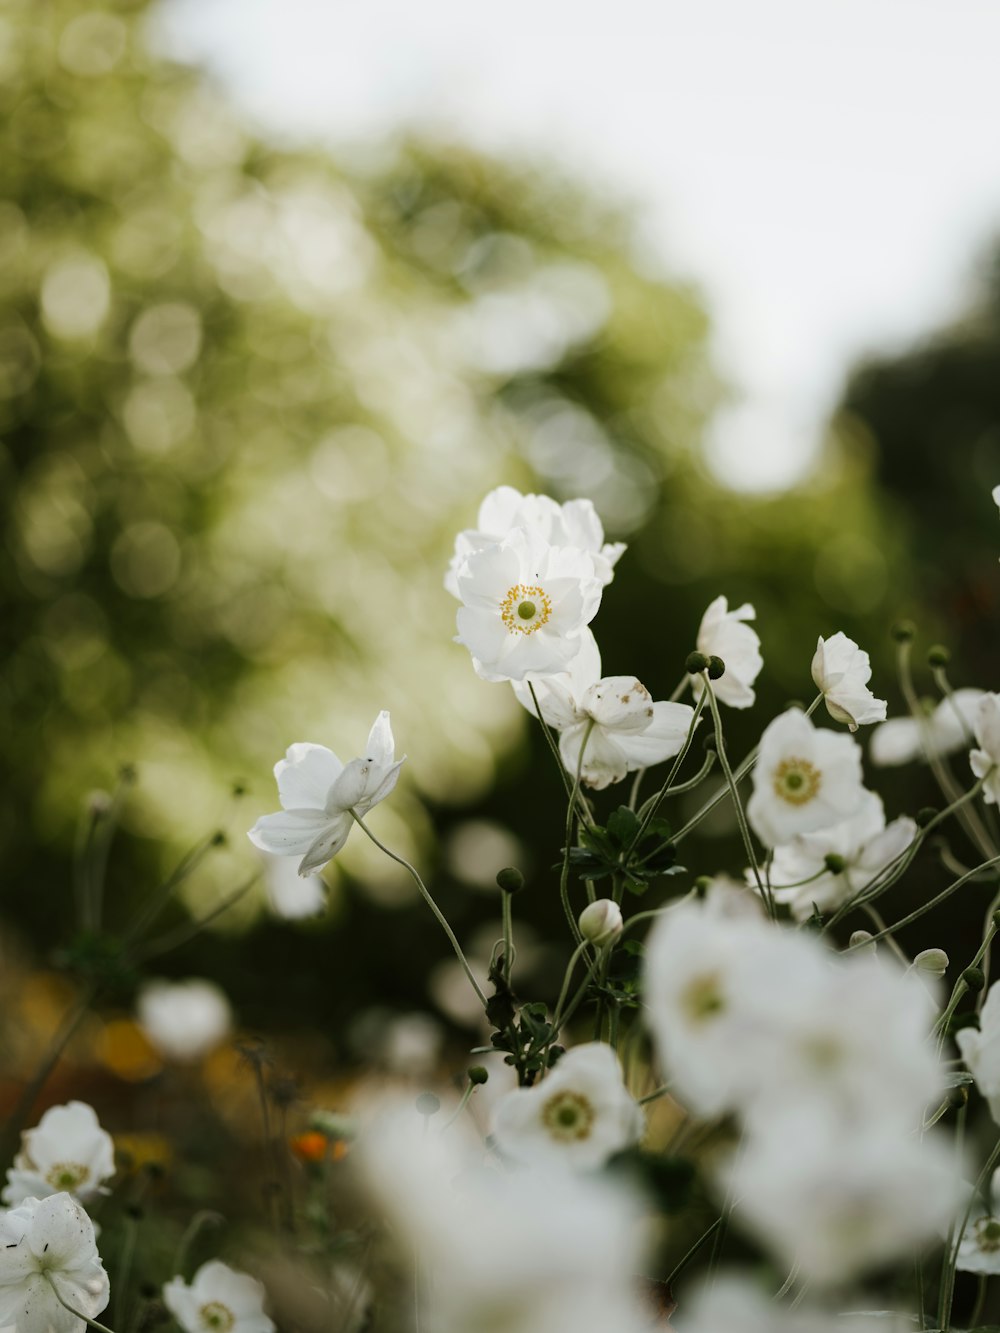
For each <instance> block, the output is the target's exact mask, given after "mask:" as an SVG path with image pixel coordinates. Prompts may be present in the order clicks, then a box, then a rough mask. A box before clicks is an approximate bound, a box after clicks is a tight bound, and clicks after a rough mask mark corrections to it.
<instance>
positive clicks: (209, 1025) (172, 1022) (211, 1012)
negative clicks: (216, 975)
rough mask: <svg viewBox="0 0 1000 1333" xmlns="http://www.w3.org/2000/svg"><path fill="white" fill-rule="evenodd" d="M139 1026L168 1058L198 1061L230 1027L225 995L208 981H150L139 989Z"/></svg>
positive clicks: (193, 978) (224, 1035)
mask: <svg viewBox="0 0 1000 1333" xmlns="http://www.w3.org/2000/svg"><path fill="white" fill-rule="evenodd" d="M137 1009H138V1019H139V1026H140V1027H141V1028H142V1030H143V1032H144V1033H145V1034H146V1036H147V1037H148V1039H149V1041H150V1042H151V1044H152V1045H153V1046H155V1047H156V1049H157V1050H158V1051H159V1052H160V1054H161V1055H164V1056H166V1057H167V1059H168V1060H177V1061H180V1062H181V1063H186V1062H187V1061H190V1060H198V1059H200V1058H201V1056H203V1055H206V1054H207V1053H208V1052H209V1051H210V1050H212V1049H213V1048H214V1047H216V1046H218V1044H219V1043H220V1042H221V1041H223V1040H224V1039H225V1038H226V1036H227V1035H228V1033H229V1030H230V1028H231V1026H232V1010H231V1009H230V1007H229V1001H228V1000H227V999H226V997H225V995H224V994H223V993H222V991H221V990H220V989H219V987H218V986H216V985H215V984H214V983H213V982H211V981H201V980H199V979H198V978H196V977H192V978H191V979H190V980H188V981H176V982H175V981H150V982H147V983H146V985H145V986H143V988H142V990H141V991H140V992H139V998H138V1003H137Z"/></svg>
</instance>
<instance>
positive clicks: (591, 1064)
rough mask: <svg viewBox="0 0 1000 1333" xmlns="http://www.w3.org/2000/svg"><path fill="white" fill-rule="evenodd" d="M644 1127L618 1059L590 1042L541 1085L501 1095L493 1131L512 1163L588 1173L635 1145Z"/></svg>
mask: <svg viewBox="0 0 1000 1333" xmlns="http://www.w3.org/2000/svg"><path fill="white" fill-rule="evenodd" d="M643 1126H644V1120H643V1114H642V1110H641V1108H640V1107H639V1104H638V1103H637V1102H636V1101H635V1100H634V1099H633V1098H632V1096H631V1095H630V1094H629V1092H628V1089H627V1088H626V1087H625V1084H624V1083H623V1082H622V1075H621V1069H620V1068H619V1066H618V1057H617V1056H616V1055H615V1053H614V1051H613V1050H612V1049H611V1047H610V1046H608V1045H607V1044H606V1043H605V1042H603V1041H591V1042H587V1043H586V1044H585V1045H583V1046H576V1047H574V1048H573V1049H572V1050H570V1051H567V1052H566V1054H565V1055H564V1056H563V1057H562V1059H561V1060H560V1061H559V1063H558V1065H556V1067H555V1069H553V1071H552V1072H551V1073H550V1074H547V1075H546V1077H545V1078H544V1079H543V1080H542V1082H541V1083H538V1084H536V1085H535V1086H534V1087H533V1088H515V1089H514V1091H513V1092H508V1093H507V1094H506V1096H504V1097H502V1098H501V1099H500V1101H499V1102H498V1103H497V1105H496V1109H495V1111H494V1113H493V1124H492V1132H493V1137H494V1138H495V1139H496V1143H497V1147H498V1148H499V1149H500V1151H501V1152H502V1153H504V1154H505V1156H507V1157H510V1158H513V1160H514V1161H516V1162H523V1163H525V1164H526V1165H538V1166H559V1167H568V1168H569V1169H570V1170H574V1171H592V1170H594V1169H595V1168H596V1167H599V1166H601V1165H603V1163H604V1162H606V1161H607V1160H608V1158H609V1157H610V1156H611V1155H612V1154H613V1153H616V1152H621V1150H622V1149H623V1148H627V1147H629V1146H630V1145H631V1144H633V1143H637V1142H638V1141H639V1139H640V1138H641V1137H642V1132H643Z"/></svg>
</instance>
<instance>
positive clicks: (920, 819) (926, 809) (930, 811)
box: [914, 805, 941, 828]
mask: <svg viewBox="0 0 1000 1333" xmlns="http://www.w3.org/2000/svg"><path fill="white" fill-rule="evenodd" d="M940 813H941V811H940V810H938V809H936V808H935V807H934V806H933V805H924V806H921V808H920V809H919V810H918V811H917V813H916V814H915V815H914V819H915V820H916V823H917V828H926V827H927V825H928V824H931V823H933V822H934V820H935V819H937V817H938V815H939V814H940Z"/></svg>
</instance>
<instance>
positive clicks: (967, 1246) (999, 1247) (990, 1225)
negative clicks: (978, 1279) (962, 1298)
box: [955, 1171, 1000, 1276]
mask: <svg viewBox="0 0 1000 1333" xmlns="http://www.w3.org/2000/svg"><path fill="white" fill-rule="evenodd" d="M998 1184H1000V1172H998V1171H994V1173H993V1178H992V1180H991V1182H990V1198H989V1207H987V1208H983V1207H979V1208H974V1209H973V1211H972V1212H971V1213H970V1215H969V1220H968V1222H967V1223H966V1227H965V1232H964V1234H963V1236H962V1239H961V1242H960V1243H959V1247H958V1258H957V1260H956V1262H955V1267H956V1268H958V1269H960V1270H961V1271H962V1272H963V1273H983V1274H985V1275H987V1276H993V1275H995V1274H997V1273H1000V1189H998Z"/></svg>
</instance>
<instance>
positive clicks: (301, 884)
mask: <svg viewBox="0 0 1000 1333" xmlns="http://www.w3.org/2000/svg"><path fill="white" fill-rule="evenodd" d="M260 856H261V860H262V861H263V863H264V891H265V892H266V894H267V900H268V902H269V903H270V905H271V909H272V911H273V912H274V913H275V914H276V915H277V916H280V917H284V918H285V920H286V921H300V920H302V919H303V918H305V917H311V916H319V915H320V913H321V912H323V911H324V910H325V908H326V884H325V883H324V881H323V878H322V876H321V875H300V874H299V872H298V867H297V866H296V864H295V861H294V859H293V858H292V857H289V856H275V855H274V854H273V853H272V852H261V854H260Z"/></svg>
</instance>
